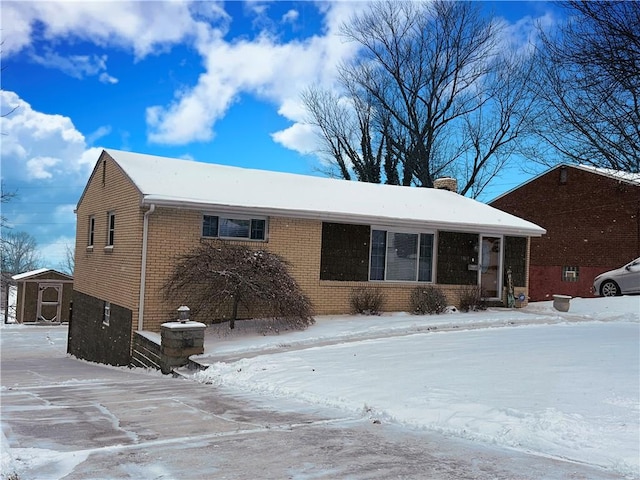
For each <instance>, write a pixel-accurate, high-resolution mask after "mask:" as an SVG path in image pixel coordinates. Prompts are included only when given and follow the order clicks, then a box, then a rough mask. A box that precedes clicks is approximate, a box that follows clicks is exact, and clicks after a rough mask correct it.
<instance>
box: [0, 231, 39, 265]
mask: <svg viewBox="0 0 640 480" xmlns="http://www.w3.org/2000/svg"><path fill="white" fill-rule="evenodd" d="M0 260H1V262H2V265H1V267H2V268H1V269H2V271H3V272H6V273H11V274H14V275H15V274H18V273H22V272H27V271H30V270H35V269H36V268H38V267H39V266H40V265H41V260H40V257H39V255H38V244H37V242H36V239H35V238H34V237H32V236H31V235H29V234H28V233H27V232H14V231H12V230H8V231H5V232H3V238H2V255H1V256H0Z"/></svg>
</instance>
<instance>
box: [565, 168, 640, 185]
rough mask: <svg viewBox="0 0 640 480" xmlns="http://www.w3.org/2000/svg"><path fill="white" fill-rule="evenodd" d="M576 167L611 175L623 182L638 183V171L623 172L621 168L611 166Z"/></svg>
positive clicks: (639, 175) (639, 179)
mask: <svg viewBox="0 0 640 480" xmlns="http://www.w3.org/2000/svg"><path fill="white" fill-rule="evenodd" d="M576 167H577V168H581V169H583V170H588V171H590V172H595V173H598V174H600V175H604V176H605V177H611V178H614V179H616V180H622V181H624V182H629V183H634V184H636V185H640V173H631V172H623V171H621V170H614V169H612V168H600V167H593V166H591V165H577V166H576Z"/></svg>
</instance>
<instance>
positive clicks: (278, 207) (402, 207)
mask: <svg viewBox="0 0 640 480" xmlns="http://www.w3.org/2000/svg"><path fill="white" fill-rule="evenodd" d="M105 151H106V153H107V154H108V155H109V156H110V157H111V158H113V160H115V162H116V163H117V164H118V165H119V166H120V168H122V170H123V172H124V173H125V174H126V175H127V176H128V177H129V178H130V179H131V181H132V182H133V184H134V185H135V186H136V187H137V188H138V190H139V191H140V193H141V195H142V200H141V203H142V205H151V204H155V205H157V206H172V207H183V208H198V209H202V210H222V211H225V212H230V213H236V212H238V213H240V212H244V213H245V214H246V213H247V212H251V213H252V214H254V215H273V216H284V217H298V218H317V219H321V220H326V221H335V222H361V223H370V224H374V225H375V224H379V225H389V226H400V225H403V226H414V227H415V226H421V227H422V228H433V229H444V228H448V229H455V230H464V231H474V232H483V233H503V234H518V235H529V236H540V235H542V234H544V233H545V230H544V229H543V228H541V227H539V226H538V225H535V224H533V223H531V222H528V221H526V220H523V219H521V218H518V217H516V216H513V215H510V214H508V213H505V212H502V211H500V210H498V209H496V208H493V207H491V206H489V205H486V204H484V203H481V202H478V201H476V200H473V199H470V198H467V197H464V196H462V195H458V194H456V193H453V192H449V191H446V190H438V189H433V188H429V189H427V188H413V187H400V186H394V185H380V184H372V183H364V182H352V181H347V180H338V179H331V178H323V177H314V176H308V175H297V174H291V173H281V172H272V171H265V170H254V169H246V168H239V167H230V166H224V165H216V164H211V163H203V162H195V161H189V160H179V159H174V158H166V157H158V156H153V155H146V154H139V153H132V152H125V151H119V150H112V149H108V150H105Z"/></svg>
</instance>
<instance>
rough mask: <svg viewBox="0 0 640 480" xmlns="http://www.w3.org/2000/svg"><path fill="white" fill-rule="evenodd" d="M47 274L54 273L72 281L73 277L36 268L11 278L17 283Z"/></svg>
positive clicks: (50, 269)
mask: <svg viewBox="0 0 640 480" xmlns="http://www.w3.org/2000/svg"><path fill="white" fill-rule="evenodd" d="M48 272H53V273H56V274H58V275H61V276H64V277H67V278H68V279H70V280H71V279H73V277H71V276H70V275H67V274H66V273H62V272H59V271H57V270H54V269H52V268H38V269H36V270H30V271H28V272H23V273H18V274H17V275H14V276H12V277H11V278H13V279H14V280H17V281H19V280H26V279H27V278H32V277H37V276H39V275H42V274H43V273H48Z"/></svg>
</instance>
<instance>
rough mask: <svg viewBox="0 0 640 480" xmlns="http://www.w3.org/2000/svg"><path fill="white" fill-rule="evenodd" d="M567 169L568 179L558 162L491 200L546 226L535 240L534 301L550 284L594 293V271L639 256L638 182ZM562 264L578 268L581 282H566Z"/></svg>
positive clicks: (584, 293) (575, 293) (542, 297)
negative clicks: (635, 184) (632, 182)
mask: <svg viewBox="0 0 640 480" xmlns="http://www.w3.org/2000/svg"><path fill="white" fill-rule="evenodd" d="M565 168H566V170H565V173H562V175H566V177H565V179H566V181H561V168H560V167H558V168H555V169H553V170H550V171H549V172H547V173H546V174H544V175H542V176H540V177H538V178H536V179H534V180H533V181H531V182H529V183H527V184H524V185H522V186H521V187H519V188H518V189H516V190H514V191H513V192H511V193H508V194H506V195H504V196H503V197H501V198H499V199H497V200H496V201H494V202H492V203H491V205H492V206H493V207H496V208H499V209H500V210H503V211H505V212H508V213H511V214H513V215H516V216H519V217H521V218H524V219H526V220H529V221H532V222H534V223H536V224H538V225H540V226H541V227H543V228H545V229H546V230H547V234H546V235H544V236H543V237H542V238H533V239H532V240H531V268H532V275H531V281H530V295H531V299H532V300H545V299H547V295H548V294H549V293H550V292H549V290H550V288H553V289H554V290H558V291H553V292H551V294H553V293H564V292H565V291H566V292H573V293H572V294H571V293H569V294H571V295H572V296H590V291H589V288H590V286H591V283H592V280H593V277H594V276H595V275H597V274H599V273H602V272H604V271H607V270H611V269H613V268H618V267H620V266H622V265H624V264H625V263H627V262H629V261H631V260H633V259H634V258H637V257H639V256H640V231H639V226H640V218H639V213H640V186H634V185H631V184H628V183H625V182H619V181H618V180H615V179H612V178H609V177H606V176H603V175H600V174H596V173H593V172H589V171H585V170H583V169H580V168H575V167H565ZM564 266H567V267H571V266H576V267H579V269H580V281H579V282H575V283H574V282H562V267H564ZM534 273H535V275H534ZM560 290H562V291H560Z"/></svg>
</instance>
